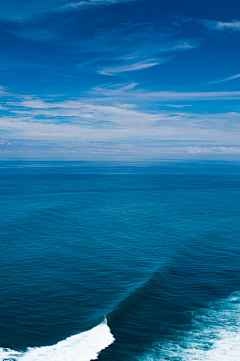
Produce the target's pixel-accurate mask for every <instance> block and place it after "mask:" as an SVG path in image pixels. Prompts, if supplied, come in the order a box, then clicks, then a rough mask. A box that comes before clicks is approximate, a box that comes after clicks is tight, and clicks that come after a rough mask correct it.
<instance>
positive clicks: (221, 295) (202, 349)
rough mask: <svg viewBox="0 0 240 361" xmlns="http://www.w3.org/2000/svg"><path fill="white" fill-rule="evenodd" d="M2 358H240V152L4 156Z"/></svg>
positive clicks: (0, 173)
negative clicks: (236, 157)
mask: <svg viewBox="0 0 240 361" xmlns="http://www.w3.org/2000/svg"><path fill="white" fill-rule="evenodd" d="M0 200H1V208H0V212H1V217H0V222H1V239H0V245H1V252H0V270H1V277H0V295H1V302H0V315H1V323H0V360H1V361H3V360H5V361H6V360H9V361H10V360H11V361H13V360H14V361H18V360H22V361H38V360H39V361H42V360H45V361H48V360H51V361H55V360H57V361H63V360H66V361H89V360H95V359H98V360H100V361H125V360H126V361H130V360H131V361H161V360H162V361H217V360H218V361H235V360H239V358H240V356H239V355H240V162H220V161H219V162H214V161H196V162H194V161H188V162H183V161H162V162H155V163H154V162H146V163H145V162H142V163H140V162H136V163H133V162H132V163H130V162H129V163H124V162H116V163H114V162H80V161H79V162H74V161H71V162H60V161H59V162H57V161H56V162H40V161H11V162H10V161H5V162H3V161H2V162H0Z"/></svg>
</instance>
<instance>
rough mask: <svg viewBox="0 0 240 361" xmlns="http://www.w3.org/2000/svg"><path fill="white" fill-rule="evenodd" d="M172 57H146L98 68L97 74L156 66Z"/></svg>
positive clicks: (110, 73) (111, 73)
mask: <svg viewBox="0 0 240 361" xmlns="http://www.w3.org/2000/svg"><path fill="white" fill-rule="evenodd" d="M172 59H173V57H168V58H165V59H164V58H163V59H146V60H144V61H139V62H136V63H134V62H133V63H129V64H125V65H120V66H116V67H107V68H104V69H102V70H99V71H98V73H99V74H103V75H114V74H116V73H123V72H129V71H136V70H143V69H148V68H152V67H153V66H157V65H160V64H163V63H165V62H167V61H170V60H172Z"/></svg>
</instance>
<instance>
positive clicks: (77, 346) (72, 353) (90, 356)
mask: <svg viewBox="0 0 240 361" xmlns="http://www.w3.org/2000/svg"><path fill="white" fill-rule="evenodd" d="M114 341H115V339H114V337H113V335H112V333H111V330H110V328H109V327H108V324H107V319H106V318H105V319H104V321H103V322H102V323H100V324H99V325H98V326H96V327H94V328H92V329H91V330H88V331H84V332H81V333H79V334H77V335H74V336H70V337H68V338H66V340H63V341H60V342H58V343H57V344H56V345H52V346H43V347H29V348H28V349H27V350H26V351H25V352H19V351H14V350H11V349H6V348H0V361H4V360H5V361H7V360H9V361H18V360H20V361H55V360H56V361H66V360H69V361H70V360H71V361H90V360H95V359H96V358H97V357H98V355H99V353H100V352H101V351H102V350H104V349H105V348H107V347H108V346H110V345H111V344H112V343H113V342H114Z"/></svg>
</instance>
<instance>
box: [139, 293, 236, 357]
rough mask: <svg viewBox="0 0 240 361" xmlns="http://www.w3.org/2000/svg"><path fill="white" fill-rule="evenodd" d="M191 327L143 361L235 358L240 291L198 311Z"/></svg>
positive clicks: (151, 352)
mask: <svg viewBox="0 0 240 361" xmlns="http://www.w3.org/2000/svg"><path fill="white" fill-rule="evenodd" d="M192 326H193V327H192V330H191V331H185V332H184V333H182V332H180V333H179V335H177V337H176V338H175V340H174V341H173V340H172V341H167V342H165V343H162V344H158V345H155V346H154V347H153V348H152V350H151V351H149V352H147V354H145V356H144V357H143V358H141V360H142V361H166V360H168V361H193V360H194V361H236V360H239V355H240V292H238V293H237V292H236V293H233V294H232V295H231V296H230V297H229V298H227V299H225V300H221V301H218V302H214V303H212V304H211V305H209V308H208V309H207V310H206V309H205V310H202V311H201V312H200V313H198V314H197V315H195V317H194V319H193V325H192Z"/></svg>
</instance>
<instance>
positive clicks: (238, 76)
mask: <svg viewBox="0 0 240 361" xmlns="http://www.w3.org/2000/svg"><path fill="white" fill-rule="evenodd" d="M237 78H240V74H236V75H233V76H230V77H228V78H222V79H217V80H213V81H210V82H208V83H207V84H218V83H224V82H225V81H229V80H234V79H237Z"/></svg>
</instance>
